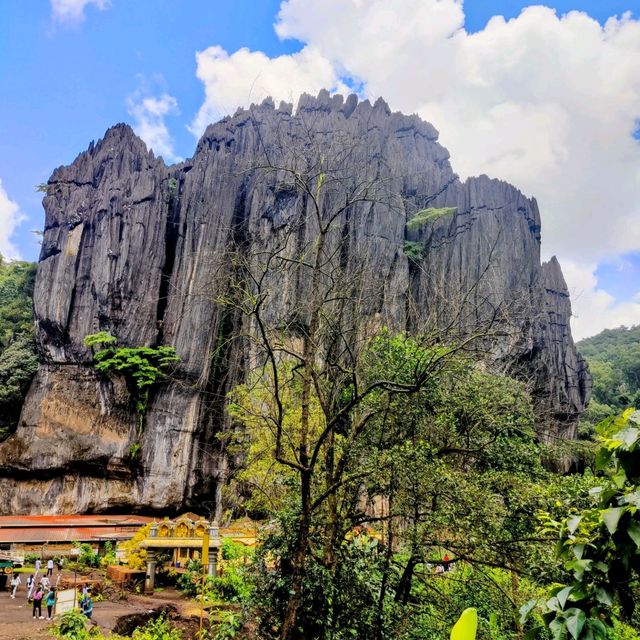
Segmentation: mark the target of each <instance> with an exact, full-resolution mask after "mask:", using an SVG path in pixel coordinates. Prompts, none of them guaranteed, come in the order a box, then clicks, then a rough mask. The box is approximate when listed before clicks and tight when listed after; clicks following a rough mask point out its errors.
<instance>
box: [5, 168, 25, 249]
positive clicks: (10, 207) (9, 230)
mask: <svg viewBox="0 0 640 640" xmlns="http://www.w3.org/2000/svg"><path fill="white" fill-rule="evenodd" d="M24 219H25V216H24V215H23V214H22V212H21V211H20V207H19V206H18V205H17V204H16V203H15V202H14V201H13V200H11V199H10V198H9V196H8V194H7V192H6V191H5V190H4V187H3V186H2V180H0V254H2V256H3V257H5V258H8V259H11V260H12V259H15V258H19V257H20V256H19V254H18V250H17V249H16V247H15V246H14V245H13V243H12V242H11V235H12V234H13V232H14V231H15V229H16V227H17V226H18V225H19V224H20V223H21V222H22V221H23V220H24Z"/></svg>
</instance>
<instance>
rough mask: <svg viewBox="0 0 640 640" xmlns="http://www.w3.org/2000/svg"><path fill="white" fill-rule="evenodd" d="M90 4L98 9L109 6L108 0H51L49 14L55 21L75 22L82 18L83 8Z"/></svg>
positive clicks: (101, 9) (80, 20)
mask: <svg viewBox="0 0 640 640" xmlns="http://www.w3.org/2000/svg"><path fill="white" fill-rule="evenodd" d="M90 4H93V5H95V6H96V7H97V8H98V9H99V10H100V11H103V10H104V9H107V8H108V7H110V6H111V2H110V0H51V15H52V17H53V19H54V21H56V22H62V23H67V24H77V23H78V22H82V21H83V20H84V10H85V8H86V7H87V5H90Z"/></svg>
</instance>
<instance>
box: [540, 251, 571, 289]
mask: <svg viewBox="0 0 640 640" xmlns="http://www.w3.org/2000/svg"><path fill="white" fill-rule="evenodd" d="M542 273H543V274H544V286H545V287H546V289H547V291H549V292H550V293H551V292H552V293H555V294H557V295H561V296H565V297H567V298H568V297H569V289H568V287H567V282H566V280H565V279H564V275H563V273H562V267H561V266H560V263H559V262H558V259H557V258H556V257H555V256H553V257H552V258H551V259H550V260H549V261H548V262H543V263H542Z"/></svg>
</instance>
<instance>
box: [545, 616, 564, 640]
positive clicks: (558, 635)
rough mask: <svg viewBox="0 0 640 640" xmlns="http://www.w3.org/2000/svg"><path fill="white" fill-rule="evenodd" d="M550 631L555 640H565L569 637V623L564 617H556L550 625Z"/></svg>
mask: <svg viewBox="0 0 640 640" xmlns="http://www.w3.org/2000/svg"><path fill="white" fill-rule="evenodd" d="M549 631H551V636H552V638H553V640H565V639H566V637H567V625H566V623H565V621H564V620H563V619H562V618H556V619H555V620H554V621H553V622H552V623H551V624H550V625H549Z"/></svg>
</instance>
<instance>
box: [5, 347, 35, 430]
mask: <svg viewBox="0 0 640 640" xmlns="http://www.w3.org/2000/svg"><path fill="white" fill-rule="evenodd" d="M37 370H38V359H37V357H36V354H35V346H34V343H33V338H32V337H31V336H30V335H28V334H21V335H18V336H16V337H15V338H14V339H13V340H12V341H11V342H10V343H9V345H8V346H7V347H6V348H5V349H4V350H3V351H1V352H0V440H2V434H3V433H4V434H6V435H8V434H9V433H10V432H11V431H13V430H14V429H15V427H16V425H17V423H18V418H19V417H20V410H21V408H22V403H23V401H24V398H25V396H26V393H27V390H28V389H29V385H30V384H31V380H32V379H33V376H34V375H35V373H36V371H37Z"/></svg>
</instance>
